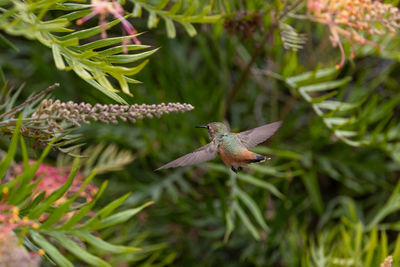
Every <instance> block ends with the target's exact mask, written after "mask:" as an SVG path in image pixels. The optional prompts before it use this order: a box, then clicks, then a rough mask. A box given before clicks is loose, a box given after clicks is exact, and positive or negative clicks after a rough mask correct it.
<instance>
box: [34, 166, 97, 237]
mask: <svg viewBox="0 0 400 267" xmlns="http://www.w3.org/2000/svg"><path fill="white" fill-rule="evenodd" d="M95 175H96V169H95V170H93V171H92V173H91V174H90V175H89V176H88V177H87V178H86V179H85V181H84V183H83V184H82V186H81V188H80V189H79V191H78V192H76V193H75V195H74V196H73V197H71V198H69V199H68V200H67V201H65V202H64V203H62V204H61V205H60V206H58V207H57V208H56V209H55V210H54V211H53V212H52V213H51V214H50V216H49V217H48V218H47V220H46V221H45V222H44V223H43V224H42V225H41V226H40V228H41V229H47V228H49V227H50V226H52V225H53V224H55V223H56V222H58V221H59V220H60V219H61V217H63V216H64V215H65V214H66V213H67V212H69V208H70V206H71V205H72V204H73V203H74V201H75V200H76V199H77V198H78V196H79V195H80V194H81V193H82V191H83V190H84V189H85V187H86V186H87V185H88V184H89V183H90V181H91V180H92V179H93V177H94V176H95Z"/></svg>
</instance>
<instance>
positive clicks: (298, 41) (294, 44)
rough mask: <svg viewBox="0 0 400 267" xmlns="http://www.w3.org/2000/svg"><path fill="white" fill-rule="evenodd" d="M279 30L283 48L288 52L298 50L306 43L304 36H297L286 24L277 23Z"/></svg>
mask: <svg viewBox="0 0 400 267" xmlns="http://www.w3.org/2000/svg"><path fill="white" fill-rule="evenodd" d="M279 30H280V33H281V40H282V43H283V47H284V48H285V49H288V50H289V49H290V50H294V51H297V50H300V49H302V48H303V45H304V44H305V43H306V41H307V37H306V36H305V35H304V34H299V33H297V32H296V30H295V29H294V28H293V27H292V26H290V25H289V24H286V23H283V22H281V23H279Z"/></svg>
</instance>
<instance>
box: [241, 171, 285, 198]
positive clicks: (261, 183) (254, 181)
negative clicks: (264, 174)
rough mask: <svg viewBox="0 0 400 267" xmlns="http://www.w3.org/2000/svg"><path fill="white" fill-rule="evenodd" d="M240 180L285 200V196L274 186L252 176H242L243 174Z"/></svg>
mask: <svg viewBox="0 0 400 267" xmlns="http://www.w3.org/2000/svg"><path fill="white" fill-rule="evenodd" d="M238 178H239V179H240V180H242V181H244V182H246V183H249V184H253V185H255V186H258V187H262V188H265V189H267V190H268V191H269V192H271V193H272V194H273V195H275V196H276V197H278V198H285V196H284V195H283V194H282V193H281V192H279V190H278V189H277V188H276V187H275V186H274V185H272V184H270V183H267V182H265V181H263V180H260V179H256V178H254V177H253V176H251V175H248V174H242V173H239V174H238Z"/></svg>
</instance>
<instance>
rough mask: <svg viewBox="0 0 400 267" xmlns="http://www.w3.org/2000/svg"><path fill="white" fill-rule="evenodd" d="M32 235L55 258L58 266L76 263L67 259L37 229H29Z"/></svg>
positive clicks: (65, 266) (67, 266)
mask: <svg viewBox="0 0 400 267" xmlns="http://www.w3.org/2000/svg"><path fill="white" fill-rule="evenodd" d="M29 234H30V236H31V237H32V239H33V241H34V242H35V243H36V244H37V245H38V246H40V247H41V248H42V249H43V250H44V251H45V252H46V254H48V255H49V256H50V257H51V259H52V260H54V261H55V262H56V263H57V264H58V266H60V267H73V266H74V265H73V264H72V262H70V261H69V260H67V258H65V257H64V256H63V255H62V254H61V253H60V251H58V249H57V248H56V247H55V246H53V245H52V244H51V243H50V242H48V241H47V240H46V239H45V238H44V237H43V236H42V235H41V234H39V233H38V232H36V231H33V230H31V231H29Z"/></svg>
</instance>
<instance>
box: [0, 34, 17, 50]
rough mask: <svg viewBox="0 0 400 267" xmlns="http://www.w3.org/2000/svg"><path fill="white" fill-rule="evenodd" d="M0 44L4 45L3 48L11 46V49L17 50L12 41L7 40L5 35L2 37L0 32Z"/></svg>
mask: <svg viewBox="0 0 400 267" xmlns="http://www.w3.org/2000/svg"><path fill="white" fill-rule="evenodd" d="M0 46H2V47H4V48H11V49H12V50H14V51H16V52H19V49H18V48H17V47H16V46H15V45H13V43H11V42H10V41H8V40H7V38H6V37H4V36H3V35H2V34H1V33H0Z"/></svg>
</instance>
